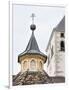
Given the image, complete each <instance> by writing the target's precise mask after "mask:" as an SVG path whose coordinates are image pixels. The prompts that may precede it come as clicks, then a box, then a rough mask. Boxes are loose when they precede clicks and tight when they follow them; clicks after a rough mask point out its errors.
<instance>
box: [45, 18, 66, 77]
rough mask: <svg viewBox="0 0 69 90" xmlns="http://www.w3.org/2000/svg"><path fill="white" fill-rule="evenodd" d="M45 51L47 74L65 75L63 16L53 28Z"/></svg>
mask: <svg viewBox="0 0 69 90" xmlns="http://www.w3.org/2000/svg"><path fill="white" fill-rule="evenodd" d="M46 52H47V54H48V59H47V73H48V75H49V76H55V77H59V76H60V77H65V16H64V17H63V18H62V20H61V21H60V22H59V24H58V25H57V26H56V27H55V28H54V29H53V31H52V34H51V37H50V39H49V42H48V46H47V48H46Z"/></svg>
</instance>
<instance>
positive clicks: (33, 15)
mask: <svg viewBox="0 0 69 90" xmlns="http://www.w3.org/2000/svg"><path fill="white" fill-rule="evenodd" d="M31 17H32V23H34V17H35V14H34V13H32V15H31Z"/></svg>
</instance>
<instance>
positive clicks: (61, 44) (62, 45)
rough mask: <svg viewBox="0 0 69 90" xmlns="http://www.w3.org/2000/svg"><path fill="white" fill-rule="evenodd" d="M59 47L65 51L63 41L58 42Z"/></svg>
mask: <svg viewBox="0 0 69 90" xmlns="http://www.w3.org/2000/svg"><path fill="white" fill-rule="evenodd" d="M60 48H61V51H65V45H64V41H61V42H60Z"/></svg>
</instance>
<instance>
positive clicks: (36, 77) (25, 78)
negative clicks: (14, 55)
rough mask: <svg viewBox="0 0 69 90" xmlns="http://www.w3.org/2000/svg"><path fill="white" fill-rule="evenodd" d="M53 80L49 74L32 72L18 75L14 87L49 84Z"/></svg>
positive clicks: (14, 79) (14, 80)
mask: <svg viewBox="0 0 69 90" xmlns="http://www.w3.org/2000/svg"><path fill="white" fill-rule="evenodd" d="M51 82H52V79H51V78H50V77H49V76H48V74H47V73H46V72H45V71H44V70H43V71H41V72H40V71H38V72H31V71H26V72H24V73H21V72H20V73H18V74H17V75H16V76H13V86H16V85H30V84H47V83H51Z"/></svg>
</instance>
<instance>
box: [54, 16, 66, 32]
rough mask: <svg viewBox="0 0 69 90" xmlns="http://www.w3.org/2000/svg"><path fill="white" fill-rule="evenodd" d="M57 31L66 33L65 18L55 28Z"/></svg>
mask: <svg viewBox="0 0 69 90" xmlns="http://www.w3.org/2000/svg"><path fill="white" fill-rule="evenodd" d="M54 29H55V30H56V31H63V32H64V31H65V16H64V17H63V19H62V20H61V21H60V23H59V24H58V25H57V26H56V28H54Z"/></svg>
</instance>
